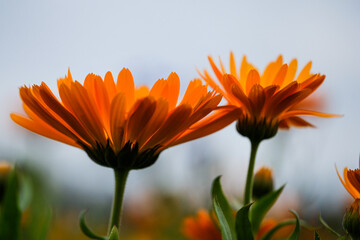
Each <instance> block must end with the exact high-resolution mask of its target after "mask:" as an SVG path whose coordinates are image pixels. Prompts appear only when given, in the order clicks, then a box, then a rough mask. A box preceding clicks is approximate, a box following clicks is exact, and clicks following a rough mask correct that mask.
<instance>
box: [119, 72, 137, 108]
mask: <svg viewBox="0 0 360 240" xmlns="http://www.w3.org/2000/svg"><path fill="white" fill-rule="evenodd" d="M116 89H117V92H122V93H124V95H125V97H126V109H127V111H129V109H130V108H131V107H132V105H133V104H134V101H135V84H134V78H133V76H132V74H131V72H130V71H129V69H127V68H123V69H122V70H121V71H120V73H119V75H118V78H117V82H116Z"/></svg>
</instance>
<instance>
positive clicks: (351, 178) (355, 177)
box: [336, 157, 360, 199]
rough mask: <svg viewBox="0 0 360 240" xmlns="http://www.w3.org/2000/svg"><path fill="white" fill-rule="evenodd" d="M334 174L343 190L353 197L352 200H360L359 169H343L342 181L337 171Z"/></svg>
mask: <svg viewBox="0 0 360 240" xmlns="http://www.w3.org/2000/svg"><path fill="white" fill-rule="evenodd" d="M359 167H360V157H359ZM336 172H337V174H338V176H339V179H340V181H341V183H342V184H343V185H344V187H345V189H346V190H347V191H348V192H349V193H350V195H351V196H353V198H354V199H360V169H359V168H356V169H354V170H351V169H348V168H345V169H344V179H343V178H342V177H341V176H340V173H339V171H338V170H337V169H336Z"/></svg>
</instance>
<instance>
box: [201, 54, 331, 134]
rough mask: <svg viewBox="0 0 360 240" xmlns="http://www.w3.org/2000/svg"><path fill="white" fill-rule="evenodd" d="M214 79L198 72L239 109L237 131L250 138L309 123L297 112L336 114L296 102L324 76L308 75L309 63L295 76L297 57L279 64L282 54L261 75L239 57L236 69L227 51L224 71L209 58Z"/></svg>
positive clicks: (320, 82)
mask: <svg viewBox="0 0 360 240" xmlns="http://www.w3.org/2000/svg"><path fill="white" fill-rule="evenodd" d="M209 61H210V64H211V67H212V69H213V71H214V73H215V75H216V78H217V80H218V81H215V80H214V79H213V78H212V77H211V75H210V74H209V72H208V71H206V70H205V71H204V72H203V73H200V72H199V74H200V75H201V77H202V78H203V79H204V80H205V81H206V82H207V83H208V84H209V85H210V86H211V87H212V88H213V89H215V90H216V91H217V92H219V93H221V94H222V95H223V96H224V97H225V98H226V99H227V101H228V102H229V104H232V105H235V106H237V107H239V108H241V109H242V114H240V115H239V117H238V119H239V120H238V126H237V129H238V131H239V132H240V133H241V134H242V135H245V136H247V137H249V138H250V139H260V140H262V139H266V138H270V137H273V136H274V135H275V134H276V132H277V129H278V128H285V129H288V128H290V126H297V127H306V126H313V125H312V124H310V123H309V122H307V121H305V120H304V119H303V118H301V117H299V115H313V116H318V117H334V116H337V115H332V114H326V113H320V112H315V111H311V110H307V109H301V105H300V103H301V102H302V101H303V100H304V99H306V98H307V97H308V96H309V95H310V94H311V93H313V92H314V91H315V90H316V89H317V88H318V87H319V86H320V85H321V84H322V82H323V81H324V79H325V75H320V74H311V73H310V69H311V62H309V63H308V64H307V65H306V66H305V67H304V68H303V69H302V71H301V72H300V73H299V74H298V76H297V78H296V79H295V75H296V70H297V60H296V59H294V60H292V61H291V62H290V63H289V65H287V64H283V59H282V56H279V57H278V59H277V60H276V61H274V62H271V63H270V64H269V65H268V66H267V67H266V69H265V71H264V73H263V74H262V75H260V74H259V71H258V70H257V69H256V68H255V67H254V66H253V65H251V64H250V63H248V62H247V60H246V57H244V58H243V60H242V63H241V66H240V71H238V70H237V69H236V64H235V59H234V55H233V53H232V52H231V54H230V73H229V74H228V73H227V72H226V70H225V67H224V65H223V63H222V62H221V59H220V69H219V68H218V67H217V66H216V64H215V63H214V61H213V59H212V58H211V57H209Z"/></svg>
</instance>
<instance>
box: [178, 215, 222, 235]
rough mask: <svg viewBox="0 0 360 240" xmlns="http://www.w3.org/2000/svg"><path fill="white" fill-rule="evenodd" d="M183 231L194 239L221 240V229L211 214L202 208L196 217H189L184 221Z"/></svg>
mask: <svg viewBox="0 0 360 240" xmlns="http://www.w3.org/2000/svg"><path fill="white" fill-rule="evenodd" d="M182 232H183V233H184V235H185V236H186V237H188V238H189V239H192V240H221V239H222V237H221V232H220V229H219V228H218V227H217V226H216V224H215V223H214V220H213V219H212V218H211V216H210V214H209V213H208V212H207V211H206V210H204V209H201V210H199V211H198V212H197V214H196V217H187V218H185V220H184V223H183V229H182Z"/></svg>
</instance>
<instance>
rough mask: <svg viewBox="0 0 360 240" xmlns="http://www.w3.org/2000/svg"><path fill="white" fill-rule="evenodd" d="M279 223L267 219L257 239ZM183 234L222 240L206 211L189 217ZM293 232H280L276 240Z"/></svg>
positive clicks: (203, 238)
mask: <svg viewBox="0 0 360 240" xmlns="http://www.w3.org/2000/svg"><path fill="white" fill-rule="evenodd" d="M277 224H278V221H276V220H274V219H271V218H269V219H265V220H264V221H263V223H262V224H261V227H260V229H259V231H258V232H257V234H256V236H255V239H261V237H263V236H264V235H265V234H266V233H267V232H269V231H270V230H271V229H272V228H274V227H275V226H276V225H277ZM182 232H183V234H184V235H185V236H186V237H187V238H189V239H192V240H221V239H222V237H221V232H220V229H219V227H218V226H217V225H216V223H215V222H214V220H213V219H212V218H211V216H210V214H209V213H208V212H207V211H206V210H203V209H201V210H199V211H198V212H197V215H196V216H195V217H187V218H185V220H184V223H183V228H182ZM289 232H291V231H279V232H277V233H276V234H275V236H274V239H283V238H285V237H286V236H288V235H289Z"/></svg>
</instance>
